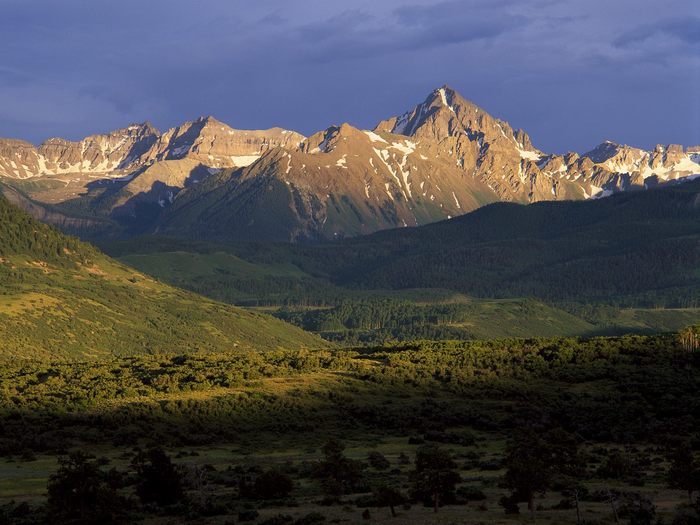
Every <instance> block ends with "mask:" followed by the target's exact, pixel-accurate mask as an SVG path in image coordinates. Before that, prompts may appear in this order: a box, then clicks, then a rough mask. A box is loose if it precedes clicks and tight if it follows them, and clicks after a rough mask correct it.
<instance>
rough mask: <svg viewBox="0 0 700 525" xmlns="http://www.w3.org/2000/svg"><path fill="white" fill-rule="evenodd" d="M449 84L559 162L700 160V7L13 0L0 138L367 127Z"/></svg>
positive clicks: (495, 1) (0, 54)
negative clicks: (694, 153) (599, 154)
mask: <svg viewBox="0 0 700 525" xmlns="http://www.w3.org/2000/svg"><path fill="white" fill-rule="evenodd" d="M445 83H448V84H450V85H451V86H453V87H454V88H455V89H457V90H458V91H459V92H460V93H461V94H462V95H464V96H465V97H466V98H468V99H471V100H472V101H474V102H475V103H477V104H478V105H480V106H482V107H483V108H484V109H486V110H487V111H489V112H490V113H492V114H493V115H494V116H497V117H500V118H503V119H505V120H508V121H509V122H510V123H511V124H512V125H513V126H514V127H522V128H524V129H525V130H526V131H528V132H529V133H530V135H531V136H532V139H533V142H534V144H535V145H536V146H538V147H540V148H542V149H544V150H546V151H551V152H563V151H567V150H577V151H585V150H587V149H590V148H591V147H593V146H594V145H596V144H597V143H599V142H600V141H602V140H604V139H610V140H615V141H618V142H624V143H628V144H632V145H637V146H642V147H649V146H651V145H653V144H655V143H657V142H662V143H671V142H674V143H682V144H685V145H695V144H700V95H699V93H700V2H698V0H663V1H662V0H479V1H477V0H463V1H453V0H447V1H440V0H411V1H398V0H366V1H365V0H346V1H343V2H335V1H329V0H294V1H292V0H255V1H250V0H246V1H239V0H198V1H196V2H195V1H192V0H189V1H183V0H119V1H114V0H109V1H104V0H81V1H77V0H61V1H56V0H31V1H30V0H0V136H6V137H7V136H10V137H18V138H25V139H28V140H31V141H33V142H40V141H42V140H44V139H45V138H47V137H50V136H64V137H67V138H71V139H76V138H81V137H82V136H84V135H87V134H91V133H96V132H104V131H108V130H111V129H114V128H118V127H122V126H124V125H126V124H128V123H130V122H137V121H139V122H140V121H144V120H151V121H152V122H153V123H154V124H155V125H156V126H158V127H160V128H161V129H165V128H167V127H170V126H173V125H176V124H178V123H181V122H183V121H185V120H190V119H193V118H195V117H197V116H199V115H208V114H212V115H215V116H216V117H217V118H219V119H220V120H223V121H224V122H227V123H228V124H230V125H231V126H233V127H238V128H266V127H271V126H275V125H278V126H282V127H286V128H290V129H295V130H298V131H300V132H302V133H305V134H310V133H312V132H314V131H317V130H319V129H323V128H325V127H327V126H329V125H331V124H334V123H340V122H344V121H348V122H350V123H352V124H354V125H356V126H359V127H371V126H373V125H374V124H375V123H376V122H377V121H378V120H380V119H382V118H385V117H388V116H390V115H393V114H398V113H401V112H403V111H405V110H407V109H409V108H411V107H412V106H414V105H415V104H417V103H418V102H421V101H422V100H423V99H424V98H425V97H426V96H427V94H428V93H429V92H430V91H431V90H432V89H434V88H436V87H438V86H440V85H442V84H445Z"/></svg>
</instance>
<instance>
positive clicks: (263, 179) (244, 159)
mask: <svg viewBox="0 0 700 525" xmlns="http://www.w3.org/2000/svg"><path fill="white" fill-rule="evenodd" d="M698 174H700V147H697V148H688V149H684V148H683V147H681V146H678V145H669V146H661V145H659V146H657V147H656V148H655V149H654V150H653V151H645V150H642V149H638V148H633V147H630V146H624V145H620V144H616V143H613V142H609V141H606V142H604V143H602V144H601V145H599V146H598V147H596V148H595V149H593V150H592V151H590V152H587V153H585V154H583V155H579V154H578V153H567V154H565V155H553V154H547V153H546V152H543V151H541V150H539V149H538V148H536V147H535V146H534V145H533V143H532V140H531V139H530V137H529V136H528V134H527V133H525V132H524V131H523V130H514V129H513V128H511V126H510V125H509V124H508V123H507V122H504V121H502V120H499V119H497V118H494V117H492V116H491V115H489V114H488V113H486V112H485V111H484V110H483V109H481V108H479V107H478V106H476V105H475V104H474V103H472V102H470V101H468V100H466V99H464V98H462V97H461V96H460V95H459V94H458V93H457V92H455V91H454V90H452V89H450V88H449V87H448V86H443V87H441V88H439V89H436V90H435V91H433V92H432V93H431V94H430V95H429V96H428V97H427V98H426V99H425V101H424V102H422V103H421V104H419V105H417V106H416V107H415V108H413V109H412V110H410V111H408V112H406V113H404V114H403V115H400V116H396V117H391V118H389V119H387V120H384V121H382V122H380V123H379V124H378V125H377V126H376V128H375V129H374V130H372V131H369V130H364V131H363V130H359V129H356V128H354V127H352V126H350V125H348V124H343V125H342V126H332V127H330V128H328V129H326V130H324V131H321V132H318V133H316V134H314V135H312V136H311V137H309V138H305V137H304V136H302V135H300V134H298V133H295V132H293V131H288V130H283V129H280V128H273V129H270V130H263V131H245V130H236V129H233V128H231V127H229V126H228V125H226V124H224V123H222V122H219V121H218V120H216V119H214V118H213V117H205V118H200V119H197V120H195V121H192V122H186V123H184V124H182V125H181V126H178V127H175V128H172V129H169V130H167V131H166V132H164V133H160V132H159V131H158V130H156V129H155V128H153V127H152V126H151V125H149V124H148V123H146V124H140V125H132V126H129V127H127V128H124V129H122V130H117V131H115V132H112V133H110V134H107V135H95V136H92V137H87V138H86V139H84V140H82V141H79V142H70V141H66V140H62V139H51V140H48V141H46V142H45V143H44V144H42V145H40V146H38V147H35V146H33V145H32V144H29V143H27V142H23V141H19V140H10V139H0V180H4V181H5V182H6V183H8V184H11V185H13V186H14V187H15V188H16V189H17V190H19V191H20V192H22V191H23V192H26V193H27V194H28V197H31V200H32V201H33V202H35V203H38V202H39V203H49V204H53V205H55V206H54V208H52V210H55V211H59V212H65V213H68V214H70V213H73V212H76V211H78V212H79V213H80V215H81V217H85V215H86V214H87V216H93V217H96V218H100V219H110V220H116V221H118V222H119V223H121V224H123V225H125V227H126V229H127V231H128V232H131V233H141V232H144V231H150V230H152V229H156V230H157V231H161V232H167V233H172V234H188V235H197V236H204V237H217V238H235V239H275V240H284V241H289V240H291V241H294V240H301V239H320V238H337V237H345V236H352V235H361V234H366V233H371V232H374V231H377V230H380V229H385V228H393V227H402V226H416V225H421V224H427V223H430V222H434V221H438V220H442V219H448V218H451V217H455V216H457V215H461V214H464V213H466V212H468V211H471V210H473V209H475V208H478V207H480V206H482V205H484V204H487V203H490V202H494V201H515V202H523V203H526V202H534V201H542V200H563V199H587V198H598V197H605V196H607V195H610V194H612V193H614V192H618V191H628V190H634V189H644V188H647V187H650V186H654V185H658V184H664V183H669V182H673V181H677V180H688V179H691V178H693V177H695V176H697V175H698Z"/></svg>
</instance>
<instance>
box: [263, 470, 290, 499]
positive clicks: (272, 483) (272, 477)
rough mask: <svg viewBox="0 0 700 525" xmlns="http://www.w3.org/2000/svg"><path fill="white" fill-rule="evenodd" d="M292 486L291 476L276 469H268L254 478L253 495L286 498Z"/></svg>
mask: <svg viewBox="0 0 700 525" xmlns="http://www.w3.org/2000/svg"><path fill="white" fill-rule="evenodd" d="M293 488H294V483H293V482H292V478H290V477H289V476H287V475H286V474H283V473H282V472H279V471H277V470H268V471H267V472H263V473H262V474H260V475H259V476H258V477H257V478H256V479H255V484H254V485H253V495H254V497H256V498H259V499H279V498H286V497H287V496H289V493H290V492H292V489H293Z"/></svg>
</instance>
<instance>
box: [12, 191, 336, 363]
mask: <svg viewBox="0 0 700 525" xmlns="http://www.w3.org/2000/svg"><path fill="white" fill-rule="evenodd" d="M0 282H1V283H2V287H1V289H0V340H1V341H2V345H1V347H0V354H2V355H1V357H5V358H7V357H12V358H30V359H44V358H53V359H62V360H63V359H92V358H103V359H109V358H113V357H114V356H130V355H138V354H152V353H159V352H166V353H182V352H196V351H200V352H207V351H217V352H220V351H222V350H225V351H238V350H265V349H274V348H278V347H283V348H290V349H291V348H295V349H296V348H302V347H307V348H313V347H320V346H323V345H324V344H325V343H323V342H322V341H321V340H320V339H318V338H316V337H315V336H312V335H311V334H308V333H306V332H304V331H302V330H300V329H298V328H295V327H293V326H291V325H288V324H286V323H283V322H281V321H278V320H276V319H274V318H272V317H269V316H266V315H261V314H255V313H251V312H248V311H245V310H242V309H239V308H235V307H232V306H229V305H224V304H221V303H217V302H214V301H211V300H208V299H204V298H202V297H200V296H198V295H195V294H192V293H190V292H184V291H182V290H178V289H176V288H172V287H170V286H167V285H164V284H161V283H159V282H158V281H156V280H154V279H153V278H151V277H148V276H146V275H144V274H142V273H140V272H138V271H135V270H133V269H131V268H129V267H127V266H124V265H122V264H120V263H117V262H116V261H114V260H113V259H110V258H109V257H107V256H105V255H104V254H102V253H101V252H99V251H97V250H96V249H95V248H93V247H92V246H91V245H89V244H85V243H83V242H81V241H79V240H77V239H75V238H72V237H67V236H65V235H63V234H61V233H59V232H58V231H57V230H55V229H53V228H52V227H49V226H46V225H44V224H41V223H39V222H37V221H36V220H34V219H32V218H31V217H30V216H29V215H28V214H26V213H25V212H23V211H20V210H19V209H17V208H15V207H14V206H12V205H11V204H9V202H8V201H7V200H6V199H4V198H3V197H1V196H0Z"/></svg>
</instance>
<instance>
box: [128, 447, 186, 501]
mask: <svg viewBox="0 0 700 525" xmlns="http://www.w3.org/2000/svg"><path fill="white" fill-rule="evenodd" d="M132 467H133V468H134V470H135V471H136V475H137V478H138V483H137V485H136V493H137V494H138V496H139V498H140V499H141V502H142V503H155V504H157V505H159V506H161V507H166V506H168V505H173V504H175V503H178V502H179V501H180V500H181V499H182V498H183V490H182V478H181V476H180V473H179V472H178V471H177V469H176V468H175V465H174V464H173V462H172V461H171V460H170V457H169V456H168V455H167V454H166V453H165V451H164V450H163V449H162V448H159V447H154V448H150V449H148V450H146V451H138V452H137V453H136V456H135V457H134V459H133V461H132Z"/></svg>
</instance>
